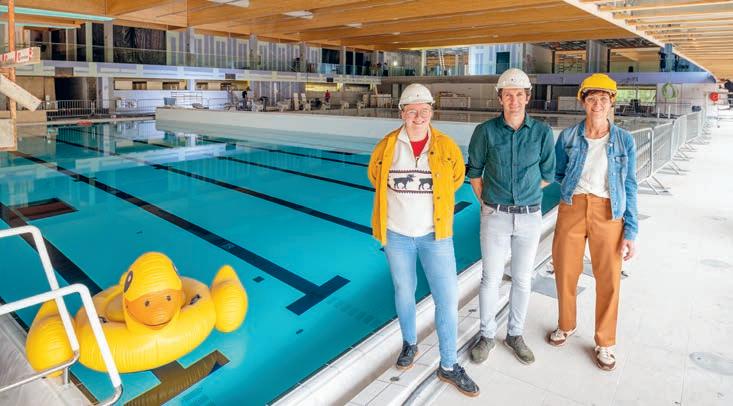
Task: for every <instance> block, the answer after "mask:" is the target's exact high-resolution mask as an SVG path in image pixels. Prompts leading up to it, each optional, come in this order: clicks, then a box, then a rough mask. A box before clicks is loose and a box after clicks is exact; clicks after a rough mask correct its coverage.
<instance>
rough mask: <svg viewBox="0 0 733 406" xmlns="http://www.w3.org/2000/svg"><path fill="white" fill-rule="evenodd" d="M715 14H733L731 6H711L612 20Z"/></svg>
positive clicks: (621, 16)
mask: <svg viewBox="0 0 733 406" xmlns="http://www.w3.org/2000/svg"><path fill="white" fill-rule="evenodd" d="M711 14H715V15H718V16H720V15H721V14H733V7H732V6H728V5H726V6H713V7H710V8H706V9H704V10H703V9H692V10H687V11H678V10H674V9H672V10H668V11H653V12H650V13H644V14H636V13H635V14H633V15H628V14H614V16H613V18H615V19H617V20H624V21H628V20H640V19H654V20H659V19H661V18H667V19H669V18H678V17H692V16H706V15H711Z"/></svg>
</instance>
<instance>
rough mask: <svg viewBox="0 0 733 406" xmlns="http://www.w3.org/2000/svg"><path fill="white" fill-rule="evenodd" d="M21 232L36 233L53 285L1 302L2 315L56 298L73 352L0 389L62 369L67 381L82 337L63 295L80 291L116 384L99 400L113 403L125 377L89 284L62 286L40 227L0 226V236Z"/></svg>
mask: <svg viewBox="0 0 733 406" xmlns="http://www.w3.org/2000/svg"><path fill="white" fill-rule="evenodd" d="M22 234H30V235H31V236H32V237H33V243H34V245H35V246H36V250H37V251H38V256H39V257H40V259H41V264H42V265H43V270H44V272H45V273H46V279H48V284H49V286H50V287H51V290H49V291H47V292H44V293H40V294H37V295H35V296H31V297H27V298H25V299H20V300H16V301H15V302H10V303H7V304H3V305H0V316H2V315H4V314H8V313H12V312H15V311H18V310H20V309H24V308H26V307H31V306H35V305H38V304H41V303H44V302H47V301H49V300H55V301H56V305H57V307H58V310H59V315H60V316H61V321H62V323H63V325H64V330H65V331H66V337H67V338H68V340H69V344H70V345H71V350H72V352H73V354H74V355H73V357H72V358H71V359H69V360H67V361H64V362H63V363H61V364H59V365H56V366H53V367H51V368H48V369H45V370H43V371H40V372H37V373H35V374H33V375H30V376H27V377H25V378H23V379H21V380H20V381H17V382H14V383H11V384H8V385H5V386H2V387H0V393H2V392H4V391H6V390H9V389H12V388H16V387H19V386H21V385H24V384H26V383H28V382H31V381H34V380H36V379H40V378H43V377H45V376H47V375H50V374H52V373H54V372H57V371H63V376H64V383H65V384H68V368H69V367H70V366H71V365H73V364H74V363H75V362H76V361H77V360H78V359H79V340H78V339H77V337H76V332H75V331H74V326H73V324H72V322H71V315H70V314H69V311H68V310H67V309H66V304H65V303H64V300H63V297H64V296H67V295H71V294H79V296H81V301H82V307H83V308H84V311H85V312H86V313H87V317H88V319H89V324H90V325H91V327H92V332H93V333H94V338H95V339H96V341H97V345H98V346H99V351H100V352H101V353H102V360H104V365H105V367H106V368H107V374H108V375H109V379H110V381H111V383H112V386H113V387H114V393H113V394H112V395H111V396H110V397H109V398H107V399H104V400H102V401H101V402H99V404H100V405H112V404H114V403H115V402H117V400H119V399H120V397H121V396H122V380H121V379H120V374H119V372H117V366H116V365H115V361H114V359H113V358H112V352H111V351H110V349H109V344H107V339H106V338H105V337H104V331H102V324H101V323H100V321H99V317H98V315H97V310H96V309H95V308H94V303H93V302H92V295H91V294H90V293H89V288H87V287H86V286H84V285H82V284H80V283H75V284H73V285H69V286H65V287H63V288H61V287H59V282H58V280H57V279H56V274H55V271H54V270H53V267H52V266H51V258H50V257H49V256H48V251H47V250H46V244H45V243H44V241H43V236H42V235H41V230H39V229H38V228H37V227H34V226H23V227H16V228H11V229H6V230H0V238H8V237H13V236H19V235H22Z"/></svg>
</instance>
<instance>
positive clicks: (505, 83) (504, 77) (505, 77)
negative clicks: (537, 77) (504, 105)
mask: <svg viewBox="0 0 733 406" xmlns="http://www.w3.org/2000/svg"><path fill="white" fill-rule="evenodd" d="M531 88H532V84H531V83H529V76H527V74H526V73H524V72H523V71H522V70H521V69H517V68H511V69H507V70H505V71H504V73H502V74H501V76H499V82H498V83H497V84H496V90H497V91H498V90H499V89H531Z"/></svg>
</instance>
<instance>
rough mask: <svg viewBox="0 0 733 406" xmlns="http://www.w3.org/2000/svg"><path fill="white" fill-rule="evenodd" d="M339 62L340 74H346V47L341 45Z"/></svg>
mask: <svg viewBox="0 0 733 406" xmlns="http://www.w3.org/2000/svg"><path fill="white" fill-rule="evenodd" d="M339 62H341V74H342V75H345V74H346V47H343V46H342V47H341V57H340V58H339Z"/></svg>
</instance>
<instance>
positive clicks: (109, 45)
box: [104, 21, 115, 63]
mask: <svg viewBox="0 0 733 406" xmlns="http://www.w3.org/2000/svg"><path fill="white" fill-rule="evenodd" d="M114 44H115V43H114V31H113V30H112V21H105V22H104V61H105V62H110V63H112V62H114V59H115V56H114V55H115V54H114V51H113V49H114Z"/></svg>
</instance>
